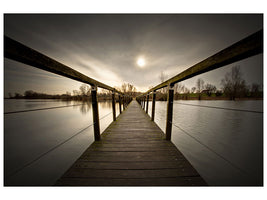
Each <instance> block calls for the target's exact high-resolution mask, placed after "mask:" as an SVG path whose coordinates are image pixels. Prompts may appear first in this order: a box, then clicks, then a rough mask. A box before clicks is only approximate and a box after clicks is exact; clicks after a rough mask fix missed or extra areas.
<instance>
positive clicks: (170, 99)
mask: <svg viewBox="0 0 267 200" xmlns="http://www.w3.org/2000/svg"><path fill="white" fill-rule="evenodd" d="M173 91H174V89H173V84H170V85H169V87H168V98H167V119H166V140H171V133H172V115H173Z"/></svg>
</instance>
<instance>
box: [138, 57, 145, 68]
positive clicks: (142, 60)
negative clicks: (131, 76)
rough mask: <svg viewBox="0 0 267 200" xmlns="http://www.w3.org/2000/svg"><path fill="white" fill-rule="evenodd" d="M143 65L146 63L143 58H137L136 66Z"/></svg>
mask: <svg viewBox="0 0 267 200" xmlns="http://www.w3.org/2000/svg"><path fill="white" fill-rule="evenodd" d="M145 64H146V62H145V60H144V59H143V58H138V60H137V65H138V66H139V67H144V66H145Z"/></svg>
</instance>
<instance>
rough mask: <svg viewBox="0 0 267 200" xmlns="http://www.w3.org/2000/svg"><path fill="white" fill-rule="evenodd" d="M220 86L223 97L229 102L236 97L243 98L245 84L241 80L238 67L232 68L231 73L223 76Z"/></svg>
mask: <svg viewBox="0 0 267 200" xmlns="http://www.w3.org/2000/svg"><path fill="white" fill-rule="evenodd" d="M221 85H222V86H223V91H224V93H225V95H226V96H229V97H230V99H231V100H235V98H236V97H241V96H244V95H245V93H246V92H247V86H246V82H245V80H243V79H242V73H241V70H240V66H234V67H232V70H231V72H227V73H226V74H225V76H224V78H223V79H222V81H221Z"/></svg>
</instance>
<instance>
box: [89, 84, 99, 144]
mask: <svg viewBox="0 0 267 200" xmlns="http://www.w3.org/2000/svg"><path fill="white" fill-rule="evenodd" d="M91 95H92V110H93V112H92V113H93V123H94V136H95V141H99V140H100V127H99V114H98V103H97V87H95V86H92V90H91Z"/></svg>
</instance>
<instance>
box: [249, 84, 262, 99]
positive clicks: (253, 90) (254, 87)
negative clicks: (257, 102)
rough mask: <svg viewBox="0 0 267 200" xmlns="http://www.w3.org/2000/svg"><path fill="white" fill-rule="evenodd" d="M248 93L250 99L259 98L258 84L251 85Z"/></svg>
mask: <svg viewBox="0 0 267 200" xmlns="http://www.w3.org/2000/svg"><path fill="white" fill-rule="evenodd" d="M250 93H251V96H252V97H259V96H261V95H260V94H261V92H260V84H258V83H252V85H251V89H250Z"/></svg>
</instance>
